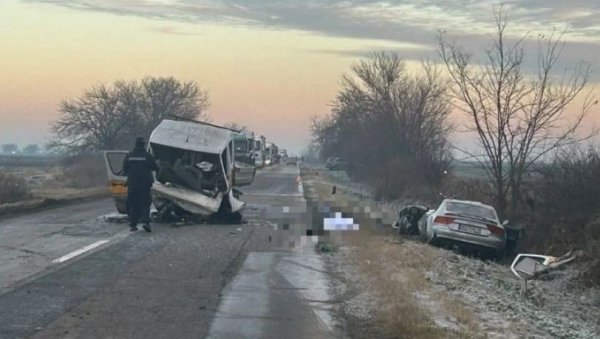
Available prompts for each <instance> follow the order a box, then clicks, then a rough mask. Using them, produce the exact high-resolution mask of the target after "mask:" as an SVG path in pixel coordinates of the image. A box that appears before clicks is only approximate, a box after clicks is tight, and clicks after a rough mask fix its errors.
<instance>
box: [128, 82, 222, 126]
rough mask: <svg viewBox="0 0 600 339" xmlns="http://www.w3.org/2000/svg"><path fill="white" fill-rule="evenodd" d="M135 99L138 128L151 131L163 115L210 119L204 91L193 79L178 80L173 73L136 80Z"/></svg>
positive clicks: (206, 96) (199, 119)
mask: <svg viewBox="0 0 600 339" xmlns="http://www.w3.org/2000/svg"><path fill="white" fill-rule="evenodd" d="M139 90H140V94H139V99H141V100H140V104H141V114H142V120H143V121H144V122H145V124H146V125H145V126H143V128H142V132H147V131H151V130H152V129H153V128H154V127H156V125H158V123H159V122H160V121H161V120H162V119H163V118H165V117H166V116H169V115H173V116H178V117H181V118H186V119H194V120H198V121H208V120H210V118H209V116H208V114H207V112H206V110H207V108H208V106H209V100H208V93H207V92H206V91H203V90H202V89H201V88H200V86H199V85H198V84H197V83H196V82H194V81H186V82H180V81H179V80H177V79H175V78H173V77H146V78H144V79H142V81H141V84H140V88H139Z"/></svg>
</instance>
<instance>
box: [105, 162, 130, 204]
mask: <svg viewBox="0 0 600 339" xmlns="http://www.w3.org/2000/svg"><path fill="white" fill-rule="evenodd" d="M127 153H128V152H127V151H104V164H105V166H106V174H107V176H108V184H109V189H110V194H111V195H112V197H113V200H114V202H115V206H116V208H117V211H118V212H119V213H122V214H127V177H126V176H124V175H123V161H124V160H125V156H127Z"/></svg>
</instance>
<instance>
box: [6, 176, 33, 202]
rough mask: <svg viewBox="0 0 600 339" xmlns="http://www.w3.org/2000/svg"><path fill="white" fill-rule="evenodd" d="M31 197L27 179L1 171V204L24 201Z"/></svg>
mask: <svg viewBox="0 0 600 339" xmlns="http://www.w3.org/2000/svg"><path fill="white" fill-rule="evenodd" d="M29 197H30V194H29V187H28V186H27V182H25V179H23V178H21V177H19V176H16V175H14V174H11V173H2V172H0V204H4V203H11V202H17V201H22V200H25V199H27V198H29Z"/></svg>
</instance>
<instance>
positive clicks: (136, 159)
mask: <svg viewBox="0 0 600 339" xmlns="http://www.w3.org/2000/svg"><path fill="white" fill-rule="evenodd" d="M145 146H146V142H145V141H144V138H137V139H136V140H135V146H134V148H133V151H131V152H129V153H128V154H127V156H126V157H125V160H124V161H123V173H124V175H126V176H127V214H128V215H129V226H130V227H131V231H132V232H134V231H137V223H138V221H140V222H141V223H142V225H143V228H144V230H146V232H152V229H151V228H150V204H152V197H151V196H150V189H151V188H152V183H154V176H153V175H152V171H157V170H158V166H157V165H156V162H155V161H154V158H153V157H152V155H151V154H150V153H148V152H146V149H145Z"/></svg>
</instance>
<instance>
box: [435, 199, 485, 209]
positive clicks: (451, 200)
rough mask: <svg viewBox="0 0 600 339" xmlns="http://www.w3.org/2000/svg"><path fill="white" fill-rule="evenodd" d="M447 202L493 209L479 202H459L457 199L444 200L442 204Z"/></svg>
mask: <svg viewBox="0 0 600 339" xmlns="http://www.w3.org/2000/svg"><path fill="white" fill-rule="evenodd" d="M448 202H453V203H461V204H467V205H476V206H484V207H489V208H494V207H493V206H490V205H486V204H484V203H482V202H479V201H472V200H459V199H445V200H444V204H445V203H448Z"/></svg>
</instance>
